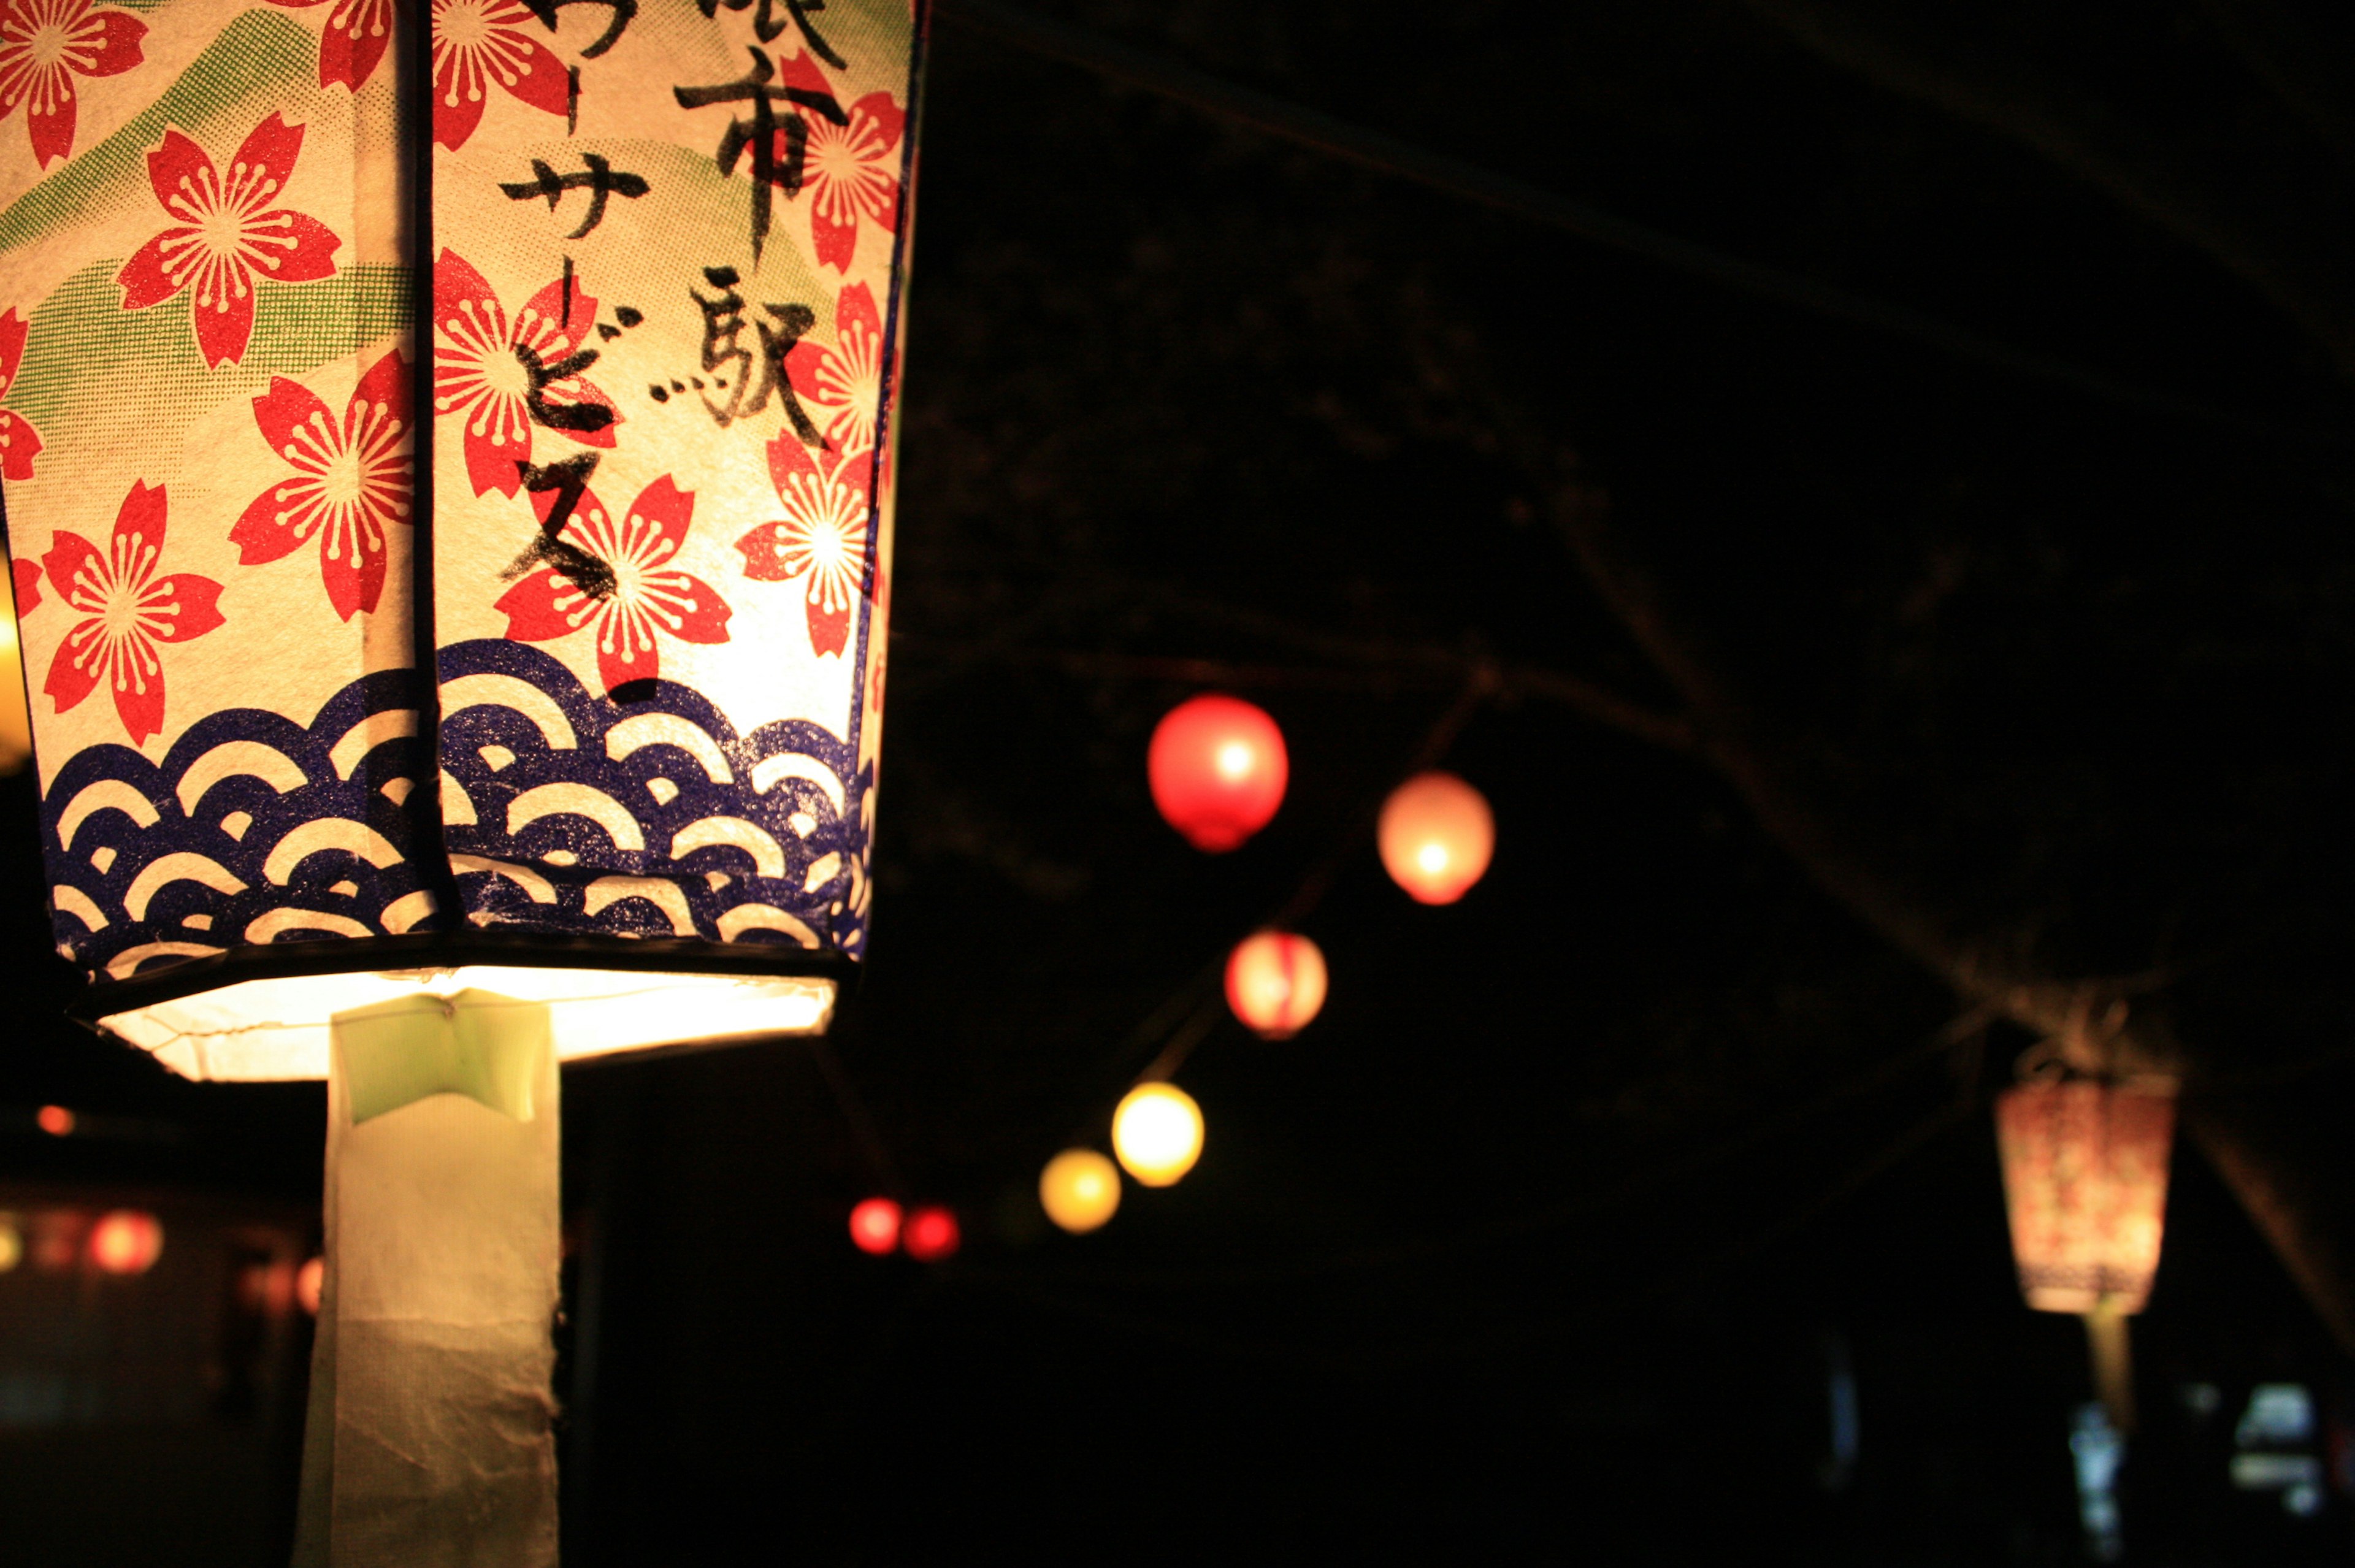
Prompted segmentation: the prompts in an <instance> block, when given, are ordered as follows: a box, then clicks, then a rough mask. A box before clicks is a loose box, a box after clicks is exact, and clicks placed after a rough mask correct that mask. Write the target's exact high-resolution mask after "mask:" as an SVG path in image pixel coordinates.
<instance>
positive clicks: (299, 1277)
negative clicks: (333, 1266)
mask: <svg viewBox="0 0 2355 1568" xmlns="http://www.w3.org/2000/svg"><path fill="white" fill-rule="evenodd" d="M326 1283H327V1260H326V1259H325V1258H308V1259H305V1260H304V1264H303V1266H302V1267H301V1268H299V1269H296V1270H295V1271H294V1305H295V1306H297V1307H301V1308H302V1309H303V1310H304V1313H306V1314H308V1315H309V1316H311V1317H317V1316H319V1296H320V1292H321V1291H322V1290H323V1289H325V1285H326Z"/></svg>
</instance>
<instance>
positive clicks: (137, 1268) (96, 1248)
mask: <svg viewBox="0 0 2355 1568" xmlns="http://www.w3.org/2000/svg"><path fill="white" fill-rule="evenodd" d="M163 1255H164V1227H163V1226H162V1225H161V1224H159V1223H158V1222H157V1221H156V1219H155V1215H153V1214H147V1213H143V1212H141V1211H138V1210H136V1209H117V1210H115V1211H112V1213H108V1214H104V1215H101V1216H100V1218H99V1221H98V1223H97V1224H95V1225H92V1226H91V1228H90V1261H91V1263H92V1264H95V1265H96V1266H97V1268H98V1270H99V1272H100V1273H101V1274H113V1275H133V1274H145V1273H146V1272H147V1271H148V1270H149V1269H151V1268H154V1267H155V1260H156V1259H157V1258H160V1257H162V1256H163Z"/></svg>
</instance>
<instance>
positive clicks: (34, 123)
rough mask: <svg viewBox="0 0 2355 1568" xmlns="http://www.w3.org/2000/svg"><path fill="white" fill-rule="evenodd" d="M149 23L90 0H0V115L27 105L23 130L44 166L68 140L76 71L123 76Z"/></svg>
mask: <svg viewBox="0 0 2355 1568" xmlns="http://www.w3.org/2000/svg"><path fill="white" fill-rule="evenodd" d="M146 36H147V24H146V23H144V22H143V21H141V20H140V19H139V18H138V17H136V16H133V15H132V14H131V13H130V12H128V11H115V10H104V11H100V10H94V9H92V8H91V0H0V120H5V119H6V118H8V116H9V115H11V114H14V113H15V112H16V105H18V104H19V103H22V104H24V105H25V106H26V107H25V131H26V133H27V135H28V136H30V137H31V138H32V143H33V156H34V158H35V159H36V160H37V162H38V163H39V165H40V166H41V167H43V168H48V166H49V165H51V164H53V163H55V162H57V161H58V160H59V158H64V157H69V156H71V155H72V154H73V144H74V111H75V97H74V78H75V77H77V76H121V75H122V74H123V72H124V71H126V70H129V69H131V68H132V67H133V66H135V65H137V64H139V63H140V60H141V59H143V58H144V57H143V56H142V55H141V53H140V49H139V40H140V39H142V38H144V37H146Z"/></svg>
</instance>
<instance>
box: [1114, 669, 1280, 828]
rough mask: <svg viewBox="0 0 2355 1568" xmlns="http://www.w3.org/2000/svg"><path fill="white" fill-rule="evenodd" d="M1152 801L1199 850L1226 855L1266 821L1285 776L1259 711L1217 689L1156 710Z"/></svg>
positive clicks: (1274, 738)
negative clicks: (1159, 713)
mask: <svg viewBox="0 0 2355 1568" xmlns="http://www.w3.org/2000/svg"><path fill="white" fill-rule="evenodd" d="M1290 775H1291V763H1290V762H1289V760H1288V759H1287V758H1286V757H1285V755H1284V731H1281V730H1279V729H1277V728H1276V727H1275V720H1273V719H1271V718H1269V717H1268V716H1267V714H1266V712H1265V710H1264V709H1260V708H1257V707H1254V706H1253V705H1252V704H1251V703H1248V702H1245V701H1244V700H1242V699H1241V698H1239V697H1226V696H1221V695H1220V694H1219V693H1216V692H1209V693H1205V694H1204V695H1202V696H1200V697H1195V698H1189V699H1187V700H1186V701H1184V702H1181V703H1179V704H1178V705H1177V707H1175V708H1173V709H1170V710H1169V711H1168V712H1167V713H1165V714H1163V715H1162V716H1161V722H1160V723H1159V724H1158V725H1156V726H1155V728H1154V731H1153V742H1152V744H1151V745H1150V746H1149V747H1148V748H1147V749H1146V776H1147V778H1148V780H1149V782H1150V783H1151V784H1152V786H1153V804H1154V805H1156V806H1158V807H1159V808H1160V810H1161V815H1162V816H1163V818H1164V819H1165V820H1167V822H1168V824H1169V826H1170V827H1174V828H1176V829H1177V831H1178V832H1179V833H1181V834H1183V835H1185V837H1186V841H1187V842H1188V843H1189V844H1191V845H1193V846H1194V848H1197V849H1202V850H1207V851H1209V853H1211V854H1214V855H1217V854H1224V853H1225V852H1226V851H1228V850H1230V849H1235V848H1241V845H1242V843H1243V841H1244V840H1245V839H1247V838H1249V837H1251V836H1252V834H1254V833H1257V832H1258V831H1259V830H1260V829H1261V828H1263V827H1266V826H1267V825H1268V822H1269V820H1270V819H1271V818H1272V817H1273V816H1275V811H1276V807H1278V806H1280V805H1283V804H1284V783H1285V781H1286V779H1288V778H1289V777H1290Z"/></svg>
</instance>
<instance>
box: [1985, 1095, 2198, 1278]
mask: <svg viewBox="0 0 2355 1568" xmlns="http://www.w3.org/2000/svg"><path fill="white" fill-rule="evenodd" d="M1995 1116H1996V1140H1997V1143H1998V1147H2000V1149H2001V1151H2002V1155H2003V1188H2004V1197H2005V1200H2006V1205H2007V1207H2008V1208H2009V1211H2010V1216H2011V1250H2012V1255H2013V1257H2014V1259H2015V1260H2017V1262H2018V1263H2019V1288H2020V1292H2021V1294H2022V1295H2024V1296H2027V1297H2028V1305H2029V1306H2030V1307H2035V1308H2037V1309H2038V1310H2040V1311H2044V1312H2079V1313H2091V1312H2095V1311H2101V1312H2105V1313H2112V1314H2126V1313H2134V1312H2139V1311H2141V1310H2142V1307H2143V1302H2144V1301H2145V1299H2147V1297H2148V1296H2149V1295H2150V1282H2151V1276H2152V1275H2155V1274H2156V1273H2158V1243H2159V1237H2160V1235H2161V1233H2162V1232H2163V1231H2164V1230H2165V1228H2166V1223H2167V1162H2168V1155H2169V1150H2170V1148H2171V1147H2172V1145H2173V1142H2174V1137H2175V1098H2174V1096H2173V1095H2171V1094H2169V1093H2162V1092H2157V1091H2153V1090H2150V1089H2144V1088H2137V1087H2135V1086H2133V1085H2130V1084H2121V1083H2099V1082H2095V1081H2091V1080H2067V1081H2062V1080H2054V1081H2052V1082H2050V1083H2023V1084H2021V1085H2019V1087H2018V1088H2014V1089H2008V1090H2006V1091H2005V1092H2004V1093H2001V1094H1999V1095H1998V1096H1997V1097H1996V1103H1995Z"/></svg>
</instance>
